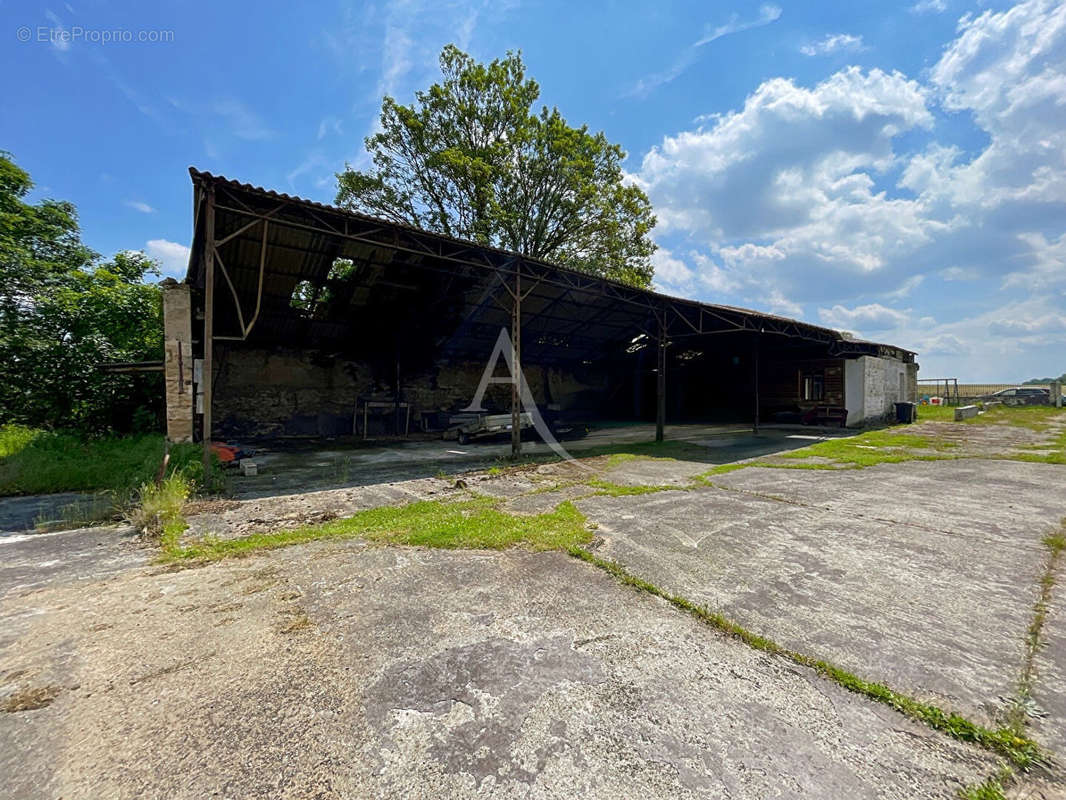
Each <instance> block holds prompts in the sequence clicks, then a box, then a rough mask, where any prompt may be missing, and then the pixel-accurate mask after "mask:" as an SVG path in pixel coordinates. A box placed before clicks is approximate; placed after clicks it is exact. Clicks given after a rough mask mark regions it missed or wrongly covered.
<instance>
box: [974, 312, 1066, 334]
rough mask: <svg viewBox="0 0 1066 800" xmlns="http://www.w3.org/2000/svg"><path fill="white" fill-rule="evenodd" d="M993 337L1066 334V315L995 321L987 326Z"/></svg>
mask: <svg viewBox="0 0 1066 800" xmlns="http://www.w3.org/2000/svg"><path fill="white" fill-rule="evenodd" d="M988 331H989V333H991V334H993V335H994V336H1039V335H1042V334H1061V333H1066V315H1063V314H1046V315H1044V316H1042V317H1039V318H1036V319H997V320H994V321H993V322H992V323H991V324H990V325H989V326H988Z"/></svg>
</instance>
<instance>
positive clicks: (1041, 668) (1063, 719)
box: [1029, 567, 1066, 754]
mask: <svg viewBox="0 0 1066 800" xmlns="http://www.w3.org/2000/svg"><path fill="white" fill-rule="evenodd" d="M1064 594H1066V569H1063V568H1061V567H1060V569H1059V570H1058V575H1056V579H1055V587H1054V589H1053V594H1052V604H1051V609H1050V611H1049V612H1048V615H1047V619H1046V620H1045V622H1044V635H1043V642H1042V644H1041V647H1040V649H1039V650H1037V653H1036V658H1035V659H1034V662H1033V667H1034V684H1035V685H1034V687H1033V703H1034V705H1033V708H1032V709H1031V712H1032V714H1031V716H1030V718H1029V724H1030V725H1031V726H1032V729H1033V733H1034V736H1035V737H1036V739H1037V741H1040V742H1044V743H1046V744H1047V746H1048V747H1049V748H1050V749H1051V750H1052V751H1053V752H1055V753H1059V754H1066V597H1064V596H1063V595H1064Z"/></svg>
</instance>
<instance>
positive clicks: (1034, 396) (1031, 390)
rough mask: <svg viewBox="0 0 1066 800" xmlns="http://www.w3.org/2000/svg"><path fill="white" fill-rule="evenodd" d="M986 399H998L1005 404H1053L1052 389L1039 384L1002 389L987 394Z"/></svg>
mask: <svg viewBox="0 0 1066 800" xmlns="http://www.w3.org/2000/svg"><path fill="white" fill-rule="evenodd" d="M985 399H986V400H998V401H999V402H1001V403H1003V405H1005V406H1041V405H1044V406H1046V405H1050V404H1051V391H1050V390H1049V389H1044V388H1042V387H1039V386H1016V387H1015V388H1013V389H1000V390H999V391H998V392H993V393H992V394H990V395H987V396H986V398H985Z"/></svg>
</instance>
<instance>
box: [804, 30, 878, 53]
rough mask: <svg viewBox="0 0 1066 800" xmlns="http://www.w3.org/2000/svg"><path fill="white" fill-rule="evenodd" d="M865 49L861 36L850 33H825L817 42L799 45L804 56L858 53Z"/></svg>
mask: <svg viewBox="0 0 1066 800" xmlns="http://www.w3.org/2000/svg"><path fill="white" fill-rule="evenodd" d="M865 49H866V48H865V47H864V46H863V43H862V37H861V36H855V35H853V34H850V33H834V34H828V33H827V34H826V35H825V36H824V37H823V38H822V39H819V40H818V41H817V42H812V43H810V44H805V45H803V46H802V47H800V52H801V53H803V55H805V56H825V55H829V54H830V53H838V52H847V53H858V52H860V51H862V50H865Z"/></svg>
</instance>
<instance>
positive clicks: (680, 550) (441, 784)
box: [0, 432, 1066, 799]
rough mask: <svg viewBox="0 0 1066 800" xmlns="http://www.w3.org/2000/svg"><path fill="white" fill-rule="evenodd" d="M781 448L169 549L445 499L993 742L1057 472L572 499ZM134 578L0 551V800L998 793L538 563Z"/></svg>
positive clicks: (125, 540) (1028, 789)
mask: <svg viewBox="0 0 1066 800" xmlns="http://www.w3.org/2000/svg"><path fill="white" fill-rule="evenodd" d="M960 435H962V434H961V433H960ZM982 435H983V434H982ZM790 437H791V435H790V434H787V433H781V432H779V433H776V434H774V433H770V434H767V435H766V436H765V438H764V439H763V440H762V441H750V439H753V438H754V437H747V436H741V435H739V434H732V433H727V434H726V435H725V436H721V435H715V436H712V437H706V439H705V440H703V439H701V441H705V442H706V443H705V444H704V445H702V446H704V447H705V448H706V450H707V453H706V454H705V456H702V457H698V458H695V459H694V460H691V461H680V460H678V461H671V460H646V459H635V460H623V461H620V462H619V461H618V460H614V461H612V460H610V459H607V458H606V457H601V458H598V459H590V460H586V464H585V466H578V465H575V464H568V463H557V464H543V465H540V466H533V467H529V468H527V469H523V470H519V471H516V472H508V473H504V474H502V475H501V474H491V475H490V474H484V473H482V474H474V475H464V476H463V477H462V481H463V484H465V485H457V483H456V478H455V477H454V476H453V477H450V478H425V477H422V478H418V479H414V480H405V481H393V482H391V483H390V482H388V481H389V480H391V478H390V477H388V476H385V477H384V481H385V482H382V483H378V484H374V483H373V482H371V481H369V480H367V481H363V483H364V485H361V486H358V485H357V486H346V487H343V488H339V489H329V490H325V491H313V492H301V493H298V494H294V495H286V496H278V497H267V496H261V495H260V493H259V492H258V491H253V492H247V493H245V494H244V495H243V497H244V498H245V499H243V500H238V501H232V500H231V501H215V502H212V503H207V504H200V505H195V506H193V507H192V508H190V509H189V513H190V521H192V522H193V523H194V531H198V532H201V533H202V532H207V531H210V532H212V533H219V534H221V535H223V536H235V535H241V534H242V533H248V532H251V531H253V530H269V529H277V528H279V527H288V526H292V525H296V524H303V523H305V522H309V521H310V522H313V521H316V520H319V519H328V518H331V517H332V516H340V515H344V514H348V513H352V512H354V511H357V510H359V509H361V508H368V507H372V506H374V505H382V504H392V503H397V502H407V501H409V500H411V499H448V498H452V497H463V496H469V493H470V492H474V493H477V494H481V495H486V496H491V497H495V498H497V499H499V501H500V503H501V508H503V509H504V510H507V511H509V512H511V513H540V512H543V511H545V510H548V509H549V508H551V507H553V506H554V505H555V504H557V503H559V502H561V501H562V500H573V501H574V502H575V503H576V504H577V506H578V507H579V508H581V509H582V510H583V511H584V513H585V514H586V515H587V516H588V517H589V520H590V522H592V523H594V524H596V525H597V534H598V541H597V543H596V545H595V550H596V552H597V554H598V555H600V556H602V557H608V558H612V559H615V560H618V561H620V562H621V563H622V564H624V565H625V566H626V567H627V568H629V569H630V570H631V571H632V572H634V573H636V574H638V575H640V576H641V577H644V578H646V579H649V580H652V581H653V582H655V583H657V584H659V585H660V586H662V587H664V588H666V589H669V590H670V591H672V592H675V593H678V594H682V595H684V596H685V597H687V598H689V599H691V600H694V601H697V602H699V603H702V604H704V605H707V606H709V607H711V608H713V609H716V610H721V611H722V612H723V613H724V614H725V615H726V616H728V617H730V618H732V619H734V620H736V621H738V622H741V623H743V624H744V625H746V626H747V627H748V628H750V629H751V630H752V631H754V632H755V633H758V634H763V635H766V636H770V637H771V638H773V639H775V640H777V641H779V642H780V643H782V644H784V645H787V646H789V647H792V648H794V649H797V650H800V651H802V652H804V653H806V654H809V655H813V656H817V657H822V658H827V659H829V660H831V661H833V662H834V663H836V664H838V665H839V666H842V667H845V668H847V669H849V670H851V671H853V672H855V673H856V674H858V675H859V676H861V677H864V678H868V679H872V680H878V681H884V682H885V683H887V684H889V685H890V686H891V687H893V688H895V689H899V690H902V691H906V692H908V693H910V694H912V695H913V696H915V697H917V698H919V699H924V700H928V701H932V702H935V703H936V704H938V705H940V706H942V707H944V708H946V709H949V710H956V711H960V712H962V713H964V714H965V715H966V716H967V717H969V718H971V719H973V720H975V721H979V722H984V723H986V724H989V725H995V724H998V723H999V722H1000V721H1001V718H1002V715H1003V712H1004V705H1005V704H1004V701H1003V700H1002V699H1001V698H1005V697H1009V696H1011V695H1013V694H1014V691H1015V689H1016V682H1017V679H1018V676H1019V674H1020V670H1021V666H1022V663H1021V662H1022V658H1023V651H1024V646H1023V644H1024V636H1025V630H1026V626H1027V625H1028V624H1029V622H1030V620H1031V619H1032V611H1033V603H1034V601H1035V599H1036V592H1037V588H1038V580H1039V578H1040V574H1041V569H1042V568H1043V566H1044V563H1045V558H1046V549H1045V548H1043V547H1042V546H1041V543H1040V540H1041V538H1042V537H1043V536H1044V535H1046V534H1047V533H1049V532H1050V531H1052V530H1054V529H1055V528H1056V527H1057V524H1058V520H1060V519H1061V518H1062V517H1063V516H1066V495H1064V493H1063V492H1062V487H1063V486H1064V485H1066V467H1062V466H1053V465H1045V464H1030V463H1019V462H1011V461H996V460H966V461H944V462H909V463H901V464H887V465H881V466H877V467H871V468H868V469H865V470H834V471H831V472H830V471H827V470H781V469H763V468H746V469H743V470H739V471H736V472H730V473H726V474H721V475H716V476H714V477H713V480H714V482H715V484H716V486H714V487H703V488H697V489H691V490H688V491H680V490H677V491H658V492H655V493H651V494H644V495H634V496H620V497H610V496H589V493H590V491H591V487H589V486H581V485H575V484H578V483H580V482H581V481H582V480H587V479H588V478H589V472H590V469H589V468H591V473H592V475H593V476H595V477H598V478H600V479H603V480H607V481H609V482H611V483H615V484H622V485H631V486H641V485H643V486H650V487H660V486H678V487H681V486H690V485H691V484H692V479H693V477H694V476H695V475H697V474H700V473H703V472H705V471H706V470H707V469H708V468H709V466H710V465H713V464H715V463H724V462H726V461H729V460H730V458H733V459H736V458H745V457H749V456H751V455H758V454H761V453H771V452H774V451H775V450H776V451H779V450H783V449H790V448H792V447H796V446H798V445H797V444H796V443H792V442H787V441H783V440H784V439H789V438H790ZM697 438H699V437H697ZM800 443H802V444H806V443H809V442H807V441H802V440H801V442H800ZM586 467H588V468H586ZM196 526H199V527H196ZM192 535H196V534H195V533H194V534H192ZM151 556H152V552H151V551H150V550H149V549H147V548H145V547H142V546H138V545H136V544H134V543H133V542H132V541H131V540H130V539H129V537H128V535H126V533H125V532H123V531H121V530H117V529H94V530H83V531H74V532H68V533H62V534H53V535H47V536H11V537H7V538H0V702H2V703H5V704H10V705H9V707H11V708H26V707H27V706H29V708H27V709H26V710H19V711H17V712H12V713H3V711H2V708H3V706H0V775H2V776H3V777H4V780H3V781H0V798H8V797H10V798H24V797H26V798H28V797H42V796H45V797H65V798H78V797H94V798H95V797H101V796H115V797H140V796H160V797H190V798H191V797H202V796H208V795H211V796H214V795H218V796H225V797H264V796H270V797H292V798H297V797H299V798H303V797H322V798H332V797H338V798H339V797H352V798H356V797H358V798H363V797H388V798H392V797H427V798H429V797H433V798H436V797H488V796H492V797H568V798H569V797H575V796H581V797H603V798H616V797H638V796H647V797H651V798H659V797H666V798H673V797H679V798H680V797H728V798H764V797H771V798H772V797H780V798H784V797H816V798H823V797H848V798H851V797H871V798H873V797H878V798H896V797H899V798H926V797H930V798H940V797H943V798H951V797H957V796H958V791H959V789H960V788H962V787H963V786H965V785H973V784H975V783H977V782H980V781H981V780H983V779H984V778H986V777H988V776H989V775H990V774H992V773H993V772H994V771H995V770H996V768H997V766H998V760H997V759H996V758H995V757H993V756H992V755H990V754H989V753H988V752H986V751H982V750H979V749H977V748H975V747H973V746H969V745H965V744H961V743H959V742H956V741H955V740H953V739H950V738H948V737H947V736H945V735H943V734H941V733H937V732H934V731H932V730H930V729H929V728H927V727H924V726H922V725H919V724H917V723H914V722H911V721H909V720H907V719H905V718H903V717H902V716H900V715H899V714H897V713H896V712H894V711H892V710H891V709H889V708H888V707H886V706H883V705H879V704H876V703H872V702H870V701H868V700H865V699H863V698H861V697H859V696H857V695H855V694H851V693H848V692H846V691H845V690H843V689H841V688H840V687H838V686H837V685H836V684H834V683H831V682H829V681H827V680H825V679H822V678H820V677H818V676H817V675H816V674H815V673H813V672H811V671H810V670H807V669H805V668H800V667H797V666H795V665H793V664H792V663H791V662H788V661H785V660H783V659H780V658H776V657H771V656H767V655H765V654H761V653H759V652H757V651H755V650H752V649H750V648H748V647H747V646H745V645H743V644H741V643H739V642H737V641H735V640H732V639H727V638H725V637H723V636H722V635H721V634H719V633H717V632H716V631H715V630H713V629H712V628H710V627H708V626H706V625H704V624H702V623H699V622H697V621H695V620H694V619H692V618H691V617H689V616H688V615H685V614H682V613H681V612H679V611H677V610H676V609H674V608H673V607H671V606H669V605H668V604H666V603H665V602H663V601H660V600H657V599H654V598H652V597H649V596H647V595H642V594H639V593H637V592H635V591H633V590H632V589H629V588H626V587H623V586H621V585H619V584H618V583H617V582H615V581H614V580H613V579H611V578H609V577H608V576H607V575H606V574H604V573H603V572H601V571H599V570H596V569H595V568H593V567H591V566H589V565H586V564H584V563H582V562H579V561H577V560H574V559H571V558H568V557H567V556H564V555H562V554H559V553H540V554H533V553H528V552H525V551H522V550H509V551H505V552H472V551H435V550H424V549H414V548H397V547H382V546H369V545H367V544H365V543H362V542H360V541H356V540H352V541H332V542H330V541H322V542H317V543H314V544H308V545H302V546H296V547H290V548H287V549H283V550H278V551H273V552H264V553H261V554H258V555H255V556H252V557H248V558H245V559H236V560H230V561H223V562H219V563H215V564H212V565H209V566H206V567H201V568H197V569H188V570H184V571H178V572H174V571H171V570H168V569H164V568H162V567H159V566H154V565H152V564H151V563H150V559H151ZM1062 583H1063V576H1061V575H1060V576H1059V585H1060V587H1061V586H1062ZM1043 638H1044V639H1045V640H1046V642H1047V643H1046V645H1044V646H1043V647H1041V648H1039V649H1038V651H1037V653H1036V661H1035V676H1036V682H1035V686H1034V689H1033V700H1034V705H1033V706H1032V707H1031V709H1030V710H1031V711H1032V713H1033V716H1032V718H1031V720H1030V733H1031V734H1032V735H1033V736H1034V737H1035V738H1036V739H1037V740H1038V741H1040V742H1041V743H1042V744H1044V745H1045V746H1046V747H1047V748H1048V749H1049V750H1050V751H1051V753H1052V754H1053V755H1055V756H1056V758H1057V759H1058V761H1059V765H1061V756H1062V754H1064V753H1066V734H1064V733H1063V731H1064V730H1066V690H1064V687H1066V671H1064V670H1066V624H1064V616H1063V603H1062V596H1061V594H1055V595H1053V600H1052V605H1051V608H1050V611H1049V614H1048V618H1047V623H1046V627H1045V631H1044V637H1043ZM15 699H17V700H18V702H17V703H16V702H14V700H15ZM34 706H38V707H36V708H34ZM1037 780H1039V781H1041V783H1040V785H1039V787H1038V786H1037V784H1036V783H1034V782H1030V781H1037ZM1056 781H1061V779H1060V778H1057V777H1047V776H1044V777H1043V778H1041V777H1040V776H1037V775H1029V776H1027V777H1026V778H1025V781H1024V782H1023V783H1022V784H1020V785H1016V786H1015V788H1014V790H1013V792H1014V794H1012V797H1018V798H1021V797H1026V798H1045V799H1050V798H1053V797H1064V796H1066V789H1064V785H1063V784H1062V783H1061V782H1056Z"/></svg>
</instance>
